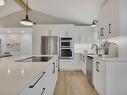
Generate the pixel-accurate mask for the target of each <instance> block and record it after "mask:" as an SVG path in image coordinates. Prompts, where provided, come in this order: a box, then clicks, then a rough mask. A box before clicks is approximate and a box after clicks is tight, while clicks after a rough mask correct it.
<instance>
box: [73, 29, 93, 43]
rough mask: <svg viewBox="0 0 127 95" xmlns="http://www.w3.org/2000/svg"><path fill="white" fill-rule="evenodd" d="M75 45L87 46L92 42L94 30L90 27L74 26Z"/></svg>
mask: <svg viewBox="0 0 127 95" xmlns="http://www.w3.org/2000/svg"><path fill="white" fill-rule="evenodd" d="M75 28H76V29H75V43H80V44H88V43H92V42H93V33H94V29H93V28H92V27H90V26H75Z"/></svg>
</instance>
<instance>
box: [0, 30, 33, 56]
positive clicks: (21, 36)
mask: <svg viewBox="0 0 127 95" xmlns="http://www.w3.org/2000/svg"><path fill="white" fill-rule="evenodd" d="M8 37H9V38H14V39H17V40H19V41H18V42H20V43H21V46H20V51H17V52H11V53H12V54H13V55H17V54H18V55H20V54H22V55H31V54H32V29H31V28H0V38H1V40H2V41H1V49H2V53H4V52H6V51H7V49H6V41H7V40H6V39H7V38H8Z"/></svg>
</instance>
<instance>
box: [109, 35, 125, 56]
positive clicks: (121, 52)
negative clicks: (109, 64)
mask: <svg viewBox="0 0 127 95" xmlns="http://www.w3.org/2000/svg"><path fill="white" fill-rule="evenodd" d="M107 41H109V42H114V43H116V44H117V45H118V56H119V57H125V58H127V36H119V37H114V38H110V39H107Z"/></svg>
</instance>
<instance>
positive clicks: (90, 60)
mask: <svg viewBox="0 0 127 95" xmlns="http://www.w3.org/2000/svg"><path fill="white" fill-rule="evenodd" d="M86 77H87V79H88V81H89V82H90V84H92V85H93V57H91V56H87V58H86Z"/></svg>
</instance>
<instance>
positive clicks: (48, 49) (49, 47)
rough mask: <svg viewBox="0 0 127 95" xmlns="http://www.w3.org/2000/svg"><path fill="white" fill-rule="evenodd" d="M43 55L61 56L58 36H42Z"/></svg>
mask: <svg viewBox="0 0 127 95" xmlns="http://www.w3.org/2000/svg"><path fill="white" fill-rule="evenodd" d="M41 54H42V55H59V38H58V37H57V36H41Z"/></svg>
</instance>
